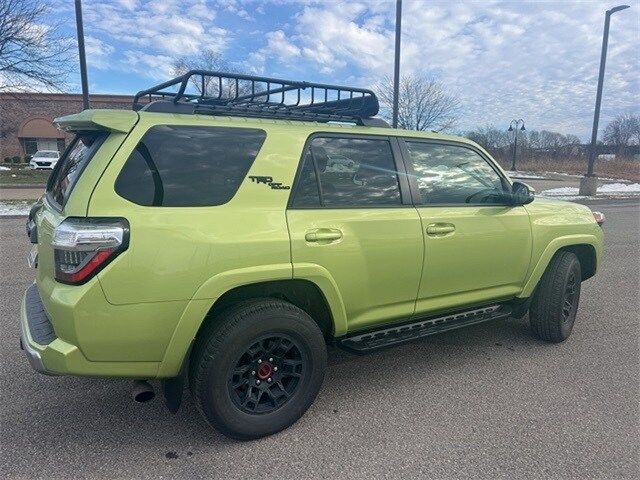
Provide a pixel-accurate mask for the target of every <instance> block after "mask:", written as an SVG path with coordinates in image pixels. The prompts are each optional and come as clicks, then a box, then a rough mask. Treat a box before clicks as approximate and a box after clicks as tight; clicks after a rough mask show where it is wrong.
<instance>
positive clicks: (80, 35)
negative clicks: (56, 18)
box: [76, 0, 90, 110]
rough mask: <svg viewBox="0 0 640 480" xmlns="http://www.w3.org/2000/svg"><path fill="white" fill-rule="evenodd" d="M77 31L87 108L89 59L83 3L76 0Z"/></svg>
mask: <svg viewBox="0 0 640 480" xmlns="http://www.w3.org/2000/svg"><path fill="white" fill-rule="evenodd" d="M76 33H77V36H78V55H79V57H80V81H81V83H82V108H83V110H87V109H88V108H90V105H89V81H88V79H87V59H86V56H85V53H84V27H83V25H82V4H81V2H80V0H76Z"/></svg>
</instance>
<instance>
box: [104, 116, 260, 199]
mask: <svg viewBox="0 0 640 480" xmlns="http://www.w3.org/2000/svg"><path fill="white" fill-rule="evenodd" d="M265 138H266V133H265V132H264V130H259V129H254V128H226V127H187V126H172V125H158V126H155V127H152V128H151V129H149V131H147V133H145V135H144V137H142V139H141V140H140V142H139V143H138V145H137V146H136V149H135V150H134V151H133V153H132V154H131V155H130V156H129V158H128V159H127V161H126V163H125V165H124V167H123V168H122V171H121V172H120V175H118V179H117V180H116V185H115V189H116V192H117V193H118V194H119V195H120V196H122V197H124V198H126V199H127V200H129V201H131V202H134V203H137V204H138V205H144V206H162V207H205V206H214V205H222V204H223V203H226V202H228V201H229V200H231V198H232V197H233V196H234V195H235V193H236V191H237V190H238V187H239V186H240V183H242V181H243V180H244V178H245V176H246V174H247V172H248V171H249V169H250V168H251V165H252V164H253V161H254V160H255V158H256V156H257V155H258V151H259V150H260V147H262V144H263V143H264V140H265Z"/></svg>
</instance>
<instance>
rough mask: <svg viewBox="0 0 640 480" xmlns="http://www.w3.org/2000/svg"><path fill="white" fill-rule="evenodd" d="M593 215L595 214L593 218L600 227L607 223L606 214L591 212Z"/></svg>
mask: <svg viewBox="0 0 640 480" xmlns="http://www.w3.org/2000/svg"><path fill="white" fill-rule="evenodd" d="M591 213H593V218H595V220H596V223H597V224H598V225H600V226H602V224H603V223H604V221H605V216H604V213H602V212H591Z"/></svg>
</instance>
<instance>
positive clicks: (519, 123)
mask: <svg viewBox="0 0 640 480" xmlns="http://www.w3.org/2000/svg"><path fill="white" fill-rule="evenodd" d="M518 127H520V128H518ZM518 130H520V131H522V132H524V130H525V128H524V120H523V119H520V120H511V123H510V124H509V129H508V130H507V131H508V132H514V134H513V135H514V138H513V157H512V159H511V171H512V172H515V171H516V152H517V150H518Z"/></svg>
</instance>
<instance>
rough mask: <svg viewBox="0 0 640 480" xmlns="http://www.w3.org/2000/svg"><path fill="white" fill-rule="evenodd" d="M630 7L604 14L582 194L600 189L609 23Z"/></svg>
mask: <svg viewBox="0 0 640 480" xmlns="http://www.w3.org/2000/svg"><path fill="white" fill-rule="evenodd" d="M626 8H629V5H618V6H617V7H613V8H612V9H611V10H607V12H606V14H605V16H604V32H603V33H602V52H601V53H600V73H599V74H598V90H597V92H596V108H595V111H594V112H593V128H592V129H591V145H590V147H589V165H588V166H587V174H586V175H585V176H584V177H583V178H582V179H581V180H580V192H579V194H580V195H595V194H596V190H597V189H598V177H596V175H595V174H594V173H593V168H594V164H595V161H596V156H597V155H596V153H597V151H596V148H597V139H598V121H599V120H600V103H601V101H602V84H603V82H604V67H605V64H606V62H607V45H608V43H609V23H610V20H611V15H613V14H614V13H616V12H619V11H620V10H624V9H626Z"/></svg>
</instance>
